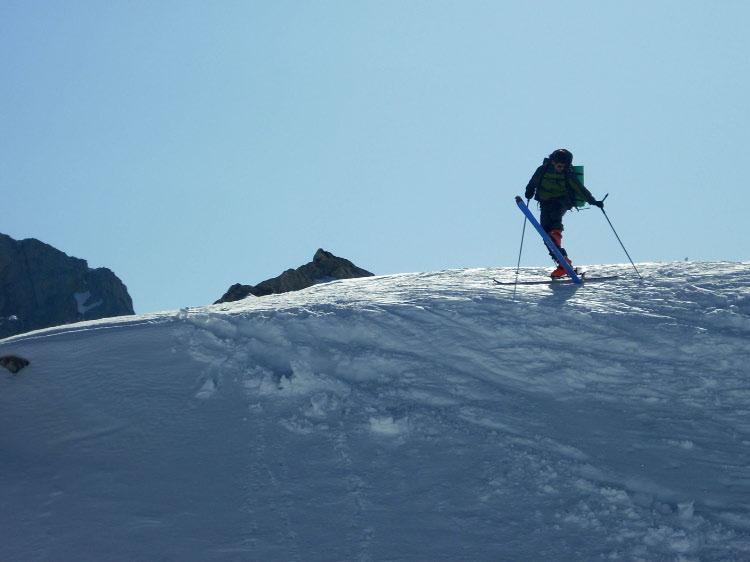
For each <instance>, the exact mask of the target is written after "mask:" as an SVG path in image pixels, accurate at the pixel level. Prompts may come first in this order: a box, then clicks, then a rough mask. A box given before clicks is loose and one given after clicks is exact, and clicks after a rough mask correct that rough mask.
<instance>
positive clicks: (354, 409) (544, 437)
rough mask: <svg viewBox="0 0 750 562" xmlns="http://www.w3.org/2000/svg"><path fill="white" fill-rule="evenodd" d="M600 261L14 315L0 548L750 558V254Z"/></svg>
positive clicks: (30, 552) (2, 407) (127, 554)
mask: <svg viewBox="0 0 750 562" xmlns="http://www.w3.org/2000/svg"><path fill="white" fill-rule="evenodd" d="M593 269H595V271H591V272H590V274H603V275H606V274H614V273H617V274H620V275H622V278H621V279H619V280H615V281H611V282H603V283H597V284H590V285H585V286H583V287H577V286H574V285H558V286H546V285H542V286H539V285H527V286H522V287H519V288H518V291H517V293H516V296H515V299H514V298H513V287H512V286H510V287H507V286H505V287H499V286H494V285H493V283H492V282H491V278H493V277H495V278H498V279H503V280H512V279H513V278H514V274H513V272H512V271H511V270H510V269H473V270H455V271H443V272H437V273H415V274H403V275H393V276H385V277H374V278H365V279H357V280H348V281H338V282H334V283H328V284H324V285H316V286H314V287H311V288H310V289H307V290H305V291H300V292H296V293H288V294H284V295H273V296H269V297H263V298H254V297H251V298H249V299H247V300H244V301H240V302H237V303H228V304H222V305H215V306H207V307H205V308H191V309H183V310H180V311H175V312H165V313H159V314H151V315H143V316H136V317H123V318H118V319H108V320H99V321H93V322H86V323H80V324H75V325H69V326H64V327H60V328H54V329H49V330H44V331H38V332H33V333H29V334H24V335H21V336H16V337H14V338H10V339H7V340H3V341H2V342H0V354H2V355H5V354H9V353H15V354H19V355H22V356H24V357H27V358H28V359H30V360H31V362H32V363H31V366H30V367H28V368H27V369H25V370H23V371H21V372H20V373H19V374H17V375H15V376H13V375H10V374H5V373H3V374H0V385H1V387H2V391H0V560H3V561H14V560H23V561H26V560H92V561H93V560H300V561H303V560H305V561H306V560H362V561H365V560H373V561H374V560H681V561H688V560H750V377H749V375H750V367H749V365H750V346H748V336H749V335H750V263H673V264H640V265H639V270H641V272H642V273H643V275H644V277H645V281H644V282H642V283H641V282H639V281H638V279H637V277H636V276H635V275H634V273H632V270H630V272H629V271H628V266H624V265H617V266H601V267H597V268H593ZM543 274H544V271H543V270H541V269H539V270H537V269H527V270H524V271H523V272H522V276H521V277H522V278H525V279H528V278H533V277H535V276H539V275H543Z"/></svg>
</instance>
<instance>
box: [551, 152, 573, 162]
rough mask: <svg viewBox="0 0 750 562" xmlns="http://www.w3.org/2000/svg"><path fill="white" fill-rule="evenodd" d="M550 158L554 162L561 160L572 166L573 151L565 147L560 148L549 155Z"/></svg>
mask: <svg viewBox="0 0 750 562" xmlns="http://www.w3.org/2000/svg"><path fill="white" fill-rule="evenodd" d="M549 159H550V160H552V161H553V162H559V163H560V164H565V165H566V166H570V165H571V164H572V163H573V153H572V152H570V150H567V149H565V148H558V149H557V150H555V151H554V152H553V153H552V154H550V155H549Z"/></svg>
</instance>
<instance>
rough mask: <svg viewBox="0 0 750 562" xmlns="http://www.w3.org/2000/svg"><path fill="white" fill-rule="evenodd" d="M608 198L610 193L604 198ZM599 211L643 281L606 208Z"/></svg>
mask: <svg viewBox="0 0 750 562" xmlns="http://www.w3.org/2000/svg"><path fill="white" fill-rule="evenodd" d="M607 197H609V193H607V194H606V195H605V196H604V199H606V198H607ZM604 199H602V203H604ZM599 209H600V210H601V212H602V214H603V215H604V218H605V219H607V222H608V223H609V227H610V228H611V229H612V232H614V233H615V237H616V238H617V241H618V242H619V243H620V246H622V249H623V250H624V251H625V255H626V256H628V259H629V260H630V265H632V266H633V269H635V272H636V273H637V274H638V277H639V278H640V279H641V281H643V277H642V276H641V273H640V271H638V268H637V267H636V266H635V264H634V263H633V258H631V257H630V254H629V253H628V251H627V250H626V249H625V244H623V243H622V240H620V237H619V235H618V234H617V231H616V230H615V227H614V226H612V221H611V220H609V217H608V216H607V213H606V212H605V211H604V207H599Z"/></svg>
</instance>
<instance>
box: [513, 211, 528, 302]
mask: <svg viewBox="0 0 750 562" xmlns="http://www.w3.org/2000/svg"><path fill="white" fill-rule="evenodd" d="M529 201H531V199H527V200H526V206H527V207H528V206H529ZM527 221H528V219H527V218H526V215H524V217H523V229H522V230H521V248H520V249H519V250H518V263H517V264H516V282H515V283H514V284H513V298H514V299H515V298H516V289H517V288H518V274H519V273H520V272H521V253H523V239H524V237H525V236H526V222H527Z"/></svg>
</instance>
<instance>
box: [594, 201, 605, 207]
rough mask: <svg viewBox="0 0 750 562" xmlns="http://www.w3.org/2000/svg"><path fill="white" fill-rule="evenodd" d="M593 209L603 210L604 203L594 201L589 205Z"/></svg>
mask: <svg viewBox="0 0 750 562" xmlns="http://www.w3.org/2000/svg"><path fill="white" fill-rule="evenodd" d="M591 204H592V205H593V206H594V207H599V208H600V209H604V201H594V202H593V203H591Z"/></svg>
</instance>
